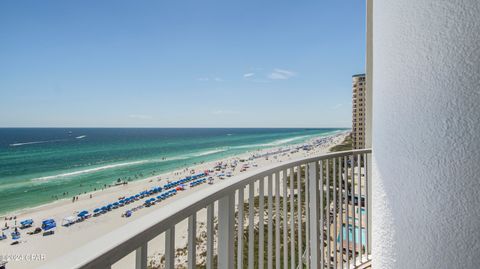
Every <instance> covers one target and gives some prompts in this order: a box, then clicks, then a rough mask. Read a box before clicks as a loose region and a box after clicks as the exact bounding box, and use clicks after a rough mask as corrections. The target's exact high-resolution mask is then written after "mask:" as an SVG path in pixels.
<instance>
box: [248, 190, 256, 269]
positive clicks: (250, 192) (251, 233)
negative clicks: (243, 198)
mask: <svg viewBox="0 0 480 269" xmlns="http://www.w3.org/2000/svg"><path fill="white" fill-rule="evenodd" d="M254 187H255V186H254V182H252V183H250V184H249V185H248V268H251V269H253V263H254V257H253V252H254V250H255V246H254V243H255V234H254V230H253V228H254V226H255V223H254V220H253V213H254V212H253V211H254V203H253V202H254V200H255V193H254V191H255V188H254Z"/></svg>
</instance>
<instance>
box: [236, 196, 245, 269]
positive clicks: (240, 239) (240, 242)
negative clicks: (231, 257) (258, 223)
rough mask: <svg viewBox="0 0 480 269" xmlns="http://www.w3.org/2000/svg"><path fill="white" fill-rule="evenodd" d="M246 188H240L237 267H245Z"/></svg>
mask: <svg viewBox="0 0 480 269" xmlns="http://www.w3.org/2000/svg"><path fill="white" fill-rule="evenodd" d="M244 191H245V188H244V187H241V188H240V189H239V190H238V229H237V230H238V234H237V268H239V269H243V202H244V198H243V195H244Z"/></svg>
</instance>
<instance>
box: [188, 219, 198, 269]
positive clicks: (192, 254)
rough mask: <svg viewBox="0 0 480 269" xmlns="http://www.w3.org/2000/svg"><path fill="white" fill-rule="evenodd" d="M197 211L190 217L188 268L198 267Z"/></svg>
mask: <svg viewBox="0 0 480 269" xmlns="http://www.w3.org/2000/svg"><path fill="white" fill-rule="evenodd" d="M196 250H197V213H196V212H195V213H193V215H191V216H190V217H188V250H187V254H188V269H195V267H197V251H196Z"/></svg>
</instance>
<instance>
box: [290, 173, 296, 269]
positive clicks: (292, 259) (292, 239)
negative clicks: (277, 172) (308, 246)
mask: <svg viewBox="0 0 480 269" xmlns="http://www.w3.org/2000/svg"><path fill="white" fill-rule="evenodd" d="M294 183H295V168H294V167H292V168H290V268H292V269H294V268H295V216H294V214H295V203H294V201H293V198H294V193H293V186H294Z"/></svg>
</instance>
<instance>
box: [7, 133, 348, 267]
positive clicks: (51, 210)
mask: <svg viewBox="0 0 480 269" xmlns="http://www.w3.org/2000/svg"><path fill="white" fill-rule="evenodd" d="M347 134H348V133H347V132H342V133H338V134H335V135H331V136H327V137H320V138H315V139H312V140H310V141H309V142H307V143H302V145H304V144H309V145H311V146H312V147H311V150H308V151H307V150H298V151H292V150H293V149H294V148H296V147H297V146H298V145H291V146H283V147H280V148H269V149H265V150H261V151H255V152H249V153H246V154H242V155H238V156H235V157H230V158H227V159H222V160H216V161H213V162H208V163H203V164H199V165H196V166H192V167H188V168H185V169H182V170H177V171H172V172H169V173H166V174H162V175H158V176H153V177H149V178H146V179H143V180H138V181H133V182H129V183H128V184H127V185H119V186H114V187H110V188H106V189H104V190H99V191H96V192H91V193H87V194H84V195H80V196H79V198H78V201H75V202H72V199H71V198H69V199H63V200H58V201H56V202H53V203H50V204H46V205H42V206H39V207H35V208H29V209H23V210H22V211H19V212H13V213H10V214H7V217H8V218H9V217H10V216H16V223H17V225H19V222H20V221H21V220H24V219H33V220H34V222H35V223H34V225H33V227H32V228H27V229H24V230H20V232H21V239H20V240H19V241H20V243H19V244H17V245H10V244H11V243H12V239H11V237H10V233H11V228H12V227H14V226H15V221H14V220H7V221H5V217H2V218H1V219H0V225H1V227H4V225H5V223H7V225H8V226H10V229H9V230H4V231H3V232H4V233H5V234H6V235H8V239H6V240H2V241H0V259H4V260H8V264H7V265H8V266H7V268H9V269H15V268H25V269H28V268H35V267H37V266H39V265H41V264H43V263H46V262H48V261H50V260H52V259H54V258H56V257H58V256H61V255H63V254H65V253H67V252H70V251H72V250H74V249H75V248H77V247H79V246H80V245H83V244H85V243H87V242H89V241H91V240H92V239H96V238H98V237H101V236H102V235H104V234H106V233H108V232H110V231H112V230H114V229H116V228H118V227H121V226H122V225H124V224H126V223H128V222H132V221H135V220H136V219H138V217H140V216H143V215H146V214H149V213H150V212H152V211H154V210H162V207H163V206H164V205H166V204H169V203H174V202H175V201H176V200H178V199H181V198H182V197H186V196H188V195H189V194H191V193H192V192H196V191H202V189H204V188H208V187H209V186H210V185H209V184H201V185H199V186H197V187H195V188H189V187H187V188H186V189H185V190H183V191H178V193H177V195H175V196H173V197H170V198H168V199H166V200H163V201H162V202H160V203H157V204H156V205H154V206H151V207H143V208H141V209H139V210H138V211H136V212H134V213H133V215H132V216H131V217H129V218H126V217H122V214H123V213H124V212H125V211H126V210H127V209H131V208H134V207H137V206H140V205H142V204H143V202H144V200H145V198H144V199H140V200H138V201H136V202H134V203H131V204H129V205H126V206H124V207H120V208H118V209H115V210H112V211H109V212H108V213H106V214H102V215H100V216H98V217H91V218H89V219H87V220H85V221H83V222H79V223H75V224H73V225H71V226H69V227H63V226H61V224H62V220H63V219H64V218H65V217H67V216H76V215H77V214H78V212H80V211H81V210H88V211H90V212H92V211H93V209H95V208H97V207H99V206H101V205H105V204H109V203H113V202H116V201H118V198H119V197H125V196H126V197H128V196H131V195H135V194H137V193H139V192H141V191H144V190H148V189H151V188H152V187H157V186H163V185H164V184H165V183H167V182H168V181H173V180H177V179H180V178H184V177H185V176H187V175H191V172H192V170H194V171H195V172H196V173H198V172H203V171H205V170H211V169H213V167H214V166H215V165H216V164H217V163H219V162H222V163H226V164H231V163H234V162H235V161H239V160H240V159H246V160H247V161H246V162H245V163H249V164H250V168H248V171H251V170H255V169H259V168H261V167H263V166H265V165H267V164H272V163H275V162H283V161H286V160H289V159H295V158H301V157H307V156H313V155H319V154H321V153H325V152H328V151H329V149H330V148H331V147H332V146H334V145H336V144H339V143H341V142H342V141H343V140H344V138H345V136H346V135H347ZM264 154H269V157H268V159H267V158H265V157H257V158H251V157H252V156H261V155H264ZM249 158H250V160H248V159H249ZM241 166H242V163H239V165H238V166H237V167H236V169H234V170H232V171H231V172H232V176H235V175H236V174H239V173H241V171H240V170H241ZM218 173H220V172H213V173H212V174H210V176H213V178H214V180H213V184H215V182H218V181H220V180H228V179H229V178H228V177H226V178H225V179H220V178H219V177H218ZM152 197H156V195H154V196H152ZM48 218H53V219H55V221H56V222H57V228H56V230H55V234H54V235H50V236H42V234H41V233H39V234H36V235H27V232H29V231H32V230H33V229H34V228H35V227H39V226H40V225H41V222H42V220H44V219H48ZM197 218H198V222H199V229H198V233H201V232H202V231H203V230H204V229H205V227H204V226H205V225H203V226H202V222H205V221H204V220H205V218H206V213H205V212H203V211H200V212H199V214H198V216H197ZM176 229H177V233H176V236H177V238H176V247H177V248H179V247H183V246H185V244H186V233H187V225H186V221H184V222H181V223H179V224H177V226H176ZM158 253H163V235H161V236H159V237H157V238H155V239H153V240H152V241H151V242H149V256H150V255H153V256H155V255H156V254H158ZM133 258H134V257H133V254H131V255H129V256H127V257H125V258H124V259H122V260H121V261H119V262H118V263H117V264H115V265H114V266H113V268H129V267H130V266H129V264H131V262H132V261H133Z"/></svg>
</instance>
